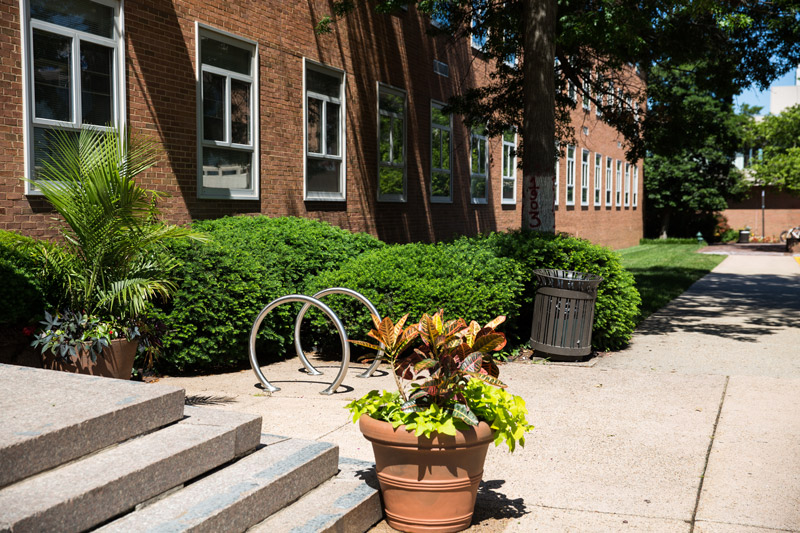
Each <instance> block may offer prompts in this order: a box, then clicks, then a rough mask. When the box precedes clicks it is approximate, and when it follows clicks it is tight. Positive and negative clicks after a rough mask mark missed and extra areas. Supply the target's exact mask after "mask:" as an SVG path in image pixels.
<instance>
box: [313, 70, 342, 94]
mask: <svg viewBox="0 0 800 533" xmlns="http://www.w3.org/2000/svg"><path fill="white" fill-rule="evenodd" d="M340 85H341V78H339V76H331V75H329V74H323V73H322V72H318V71H316V70H311V69H307V70H306V91H310V92H314V93H317V94H322V95H325V96H330V97H332V98H339V92H340V89H339V87H340Z"/></svg>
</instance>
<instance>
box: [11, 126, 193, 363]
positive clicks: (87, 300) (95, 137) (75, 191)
mask: <svg viewBox="0 0 800 533" xmlns="http://www.w3.org/2000/svg"><path fill="white" fill-rule="evenodd" d="M47 135H48V139H47V146H48V150H47V155H46V156H45V157H44V158H43V159H42V161H41V162H40V166H38V167H37V175H36V179H35V180H28V181H29V183H30V184H31V187H32V188H35V189H38V190H39V191H41V193H42V194H43V195H44V197H45V198H46V199H47V201H48V202H50V204H51V205H52V206H53V208H54V209H55V211H56V212H57V213H58V214H59V215H60V216H61V219H62V221H63V222H64V224H61V225H60V226H59V232H60V236H61V239H60V240H59V241H56V242H41V241H26V240H23V239H20V240H19V246H20V248H21V249H22V250H24V251H25V253H27V254H28V256H29V257H30V259H31V261H32V262H33V263H34V268H35V271H36V274H37V275H38V276H40V277H41V278H43V279H47V280H53V281H52V283H53V284H54V285H55V287H54V288H53V289H52V290H49V291H48V293H49V295H50V299H49V301H48V302H47V304H48V305H47V308H48V309H50V310H53V309H56V310H61V311H60V312H56V313H55V317H56V318H55V319H53V320H55V321H52V320H50V319H48V320H47V321H46V323H45V328H46V329H45V330H44V331H43V332H42V335H44V337H41V336H40V339H43V338H45V339H47V340H46V341H43V342H40V343H39V346H41V347H43V350H46V349H48V347H49V349H51V350H55V347H56V345H59V346H60V347H59V348H58V351H59V352H60V354H61V355H62V356H63V355H64V354H66V353H69V354H71V355H73V356H74V355H75V352H76V350H77V349H78V348H79V347H83V348H86V349H88V350H89V351H90V352H91V353H92V357H93V359H94V357H95V356H96V352H97V351H98V350H99V351H102V348H103V347H104V346H106V345H107V344H104V343H103V341H102V339H104V338H106V337H107V336H106V335H104V334H103V333H102V331H101V332H100V333H97V332H98V331H99V330H98V328H102V327H104V326H103V324H105V325H110V324H123V323H124V324H129V323H132V322H133V321H135V320H136V319H137V318H138V317H139V316H140V315H142V314H143V313H144V311H145V309H146V306H147V304H148V302H150V301H152V300H154V299H166V298H168V297H169V296H170V294H171V293H172V292H174V290H175V289H176V284H175V280H174V278H173V271H174V269H175V268H176V266H177V262H176V261H175V259H174V257H173V256H172V255H171V254H169V253H168V252H167V250H166V248H165V243H167V242H169V241H174V240H178V239H183V238H187V237H189V238H194V239H202V238H203V237H202V236H201V235H199V234H197V233H195V232H192V231H190V230H188V229H186V228H181V227H178V226H171V225H167V224H164V223H162V222H160V221H159V220H158V216H159V212H158V209H157V207H156V202H157V200H158V198H160V196H161V194H160V193H158V192H156V191H151V190H147V189H144V188H142V187H141V186H139V185H138V183H137V182H136V180H135V177H136V176H137V175H138V174H139V173H141V172H143V171H145V170H146V169H148V168H150V167H152V166H153V165H155V164H156V162H157V161H158V155H159V150H158V148H157V146H156V145H155V142H154V141H153V140H152V139H149V138H144V137H130V136H128V135H124V134H121V133H120V132H119V131H118V130H116V129H108V130H102V131H101V130H95V129H89V128H84V129H83V130H81V131H80V133H79V134H75V133H73V132H66V131H62V130H50V131H48V134H47ZM78 310H80V312H78ZM48 316H50V317H51V318H52V317H53V315H52V314H48ZM79 317H87V318H86V319H85V320H84V319H83V318H79ZM93 317H100V318H98V319H97V322H95V318H93ZM59 321H66V322H64V323H63V324H61V323H60V322H59ZM86 321H88V322H86ZM64 325H69V326H70V328H69V329H68V331H69V335H67V334H59V333H56V332H58V331H62V332H63V331H65V330H64V328H63V327H61V326H64ZM108 327H111V326H108ZM54 328H55V329H54ZM95 333H97V334H95ZM76 335H78V337H76ZM87 335H88V337H87ZM80 339H82V340H80ZM87 339H94V340H93V341H92V342H89V341H88V340H87ZM59 343H60V344H59ZM54 353H55V351H54Z"/></svg>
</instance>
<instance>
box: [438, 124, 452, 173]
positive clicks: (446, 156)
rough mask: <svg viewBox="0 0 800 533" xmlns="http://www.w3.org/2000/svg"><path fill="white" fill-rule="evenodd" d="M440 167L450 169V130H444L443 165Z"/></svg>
mask: <svg viewBox="0 0 800 533" xmlns="http://www.w3.org/2000/svg"><path fill="white" fill-rule="evenodd" d="M439 168H443V169H448V170H449V169H450V132H449V131H444V130H443V131H442V166H441V167H439Z"/></svg>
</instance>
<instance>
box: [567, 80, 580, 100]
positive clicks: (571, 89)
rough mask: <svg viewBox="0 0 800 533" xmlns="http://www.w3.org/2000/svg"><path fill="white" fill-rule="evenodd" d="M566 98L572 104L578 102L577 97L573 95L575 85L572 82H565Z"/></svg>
mask: <svg viewBox="0 0 800 533" xmlns="http://www.w3.org/2000/svg"><path fill="white" fill-rule="evenodd" d="M567 96H568V97H569V99H570V100H572V101H573V102H577V101H578V97H577V96H576V95H575V84H574V83H572V80H567Z"/></svg>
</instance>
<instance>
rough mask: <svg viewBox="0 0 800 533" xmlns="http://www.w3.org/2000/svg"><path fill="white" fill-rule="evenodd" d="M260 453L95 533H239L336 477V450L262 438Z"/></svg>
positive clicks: (328, 447)
mask: <svg viewBox="0 0 800 533" xmlns="http://www.w3.org/2000/svg"><path fill="white" fill-rule="evenodd" d="M261 443H262V447H261V448H260V449H259V450H257V451H256V452H254V453H252V454H250V455H248V456H246V457H244V458H242V459H240V460H238V461H236V462H235V463H233V464H230V465H228V466H226V467H225V468H222V469H220V470H218V471H217V472H215V473H213V474H211V475H209V476H207V477H204V478H202V479H199V480H198V481H196V482H194V483H192V484H191V485H187V486H186V487H185V488H183V489H182V490H179V491H177V492H174V493H172V494H170V495H168V496H166V497H165V498H163V499H161V500H158V501H156V502H154V503H152V504H151V505H148V506H146V507H143V508H141V509H139V510H137V511H135V512H133V513H131V514H129V515H126V516H124V517H122V518H120V519H118V520H116V521H114V522H111V523H110V524H107V525H106V526H104V527H102V528H100V529H99V530H98V531H102V532H103V533H110V532H120V533H129V532H135V531H148V532H153V533H156V532H163V533H167V532H170V533H174V532H178V531H192V532H204V531H208V532H218V531H225V532H235V531H244V530H246V529H247V528H249V527H251V526H252V525H254V524H257V523H258V522H261V521H262V520H264V519H265V518H266V517H268V516H270V515H271V514H273V513H275V512H276V511H278V510H280V509H281V508H283V507H284V506H286V505H288V504H290V503H291V502H293V501H295V500H297V499H298V498H300V497H301V496H303V495H304V494H306V493H307V492H308V491H309V490H311V489H313V488H314V487H316V486H318V485H320V484H321V483H323V482H324V481H326V480H328V479H330V478H331V477H333V476H334V475H335V474H336V472H337V464H338V456H339V449H338V447H336V446H334V445H332V444H328V443H324V442H315V441H303V440H298V439H287V438H284V437H276V436H272V435H262V439H261Z"/></svg>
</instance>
